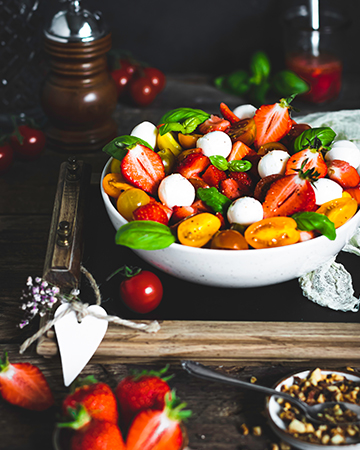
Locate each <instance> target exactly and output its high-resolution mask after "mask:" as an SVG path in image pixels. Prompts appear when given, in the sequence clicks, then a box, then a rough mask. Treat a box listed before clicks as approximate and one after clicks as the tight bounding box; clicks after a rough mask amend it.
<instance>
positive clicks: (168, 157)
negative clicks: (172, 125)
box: [158, 148, 176, 175]
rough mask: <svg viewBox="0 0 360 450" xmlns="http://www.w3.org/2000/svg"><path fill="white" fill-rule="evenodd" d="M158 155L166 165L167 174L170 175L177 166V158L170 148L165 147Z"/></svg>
mask: <svg viewBox="0 0 360 450" xmlns="http://www.w3.org/2000/svg"><path fill="white" fill-rule="evenodd" d="M158 155H159V156H160V158H161V161H162V163H163V165H164V170H165V175H169V174H170V173H171V172H172V169H173V168H174V166H175V162H176V158H175V155H174V153H173V152H172V151H171V150H170V149H169V148H163V149H161V150H159V151H158Z"/></svg>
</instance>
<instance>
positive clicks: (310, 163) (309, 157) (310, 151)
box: [285, 148, 328, 178]
mask: <svg viewBox="0 0 360 450" xmlns="http://www.w3.org/2000/svg"><path fill="white" fill-rule="evenodd" d="M299 169H302V170H303V171H304V172H306V171H307V170H310V169H314V171H316V172H317V177H318V178H324V177H325V176H326V175H327V172H328V168H327V165H326V162H325V161H324V158H323V156H322V154H321V153H319V152H318V151H317V150H316V149H315V148H307V149H305V150H301V151H299V152H297V153H294V154H293V155H291V156H290V158H289V160H288V162H287V164H286V169H285V175H293V174H294V173H295V172H297V171H298V170H299Z"/></svg>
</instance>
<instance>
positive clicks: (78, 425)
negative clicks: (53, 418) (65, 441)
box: [57, 404, 126, 450]
mask: <svg viewBox="0 0 360 450" xmlns="http://www.w3.org/2000/svg"><path fill="white" fill-rule="evenodd" d="M68 417H70V418H71V420H70V421H69V422H62V423H58V424H57V426H58V428H70V429H73V430H74V433H73V435H72V436H71V438H70V444H69V450H125V448H126V447H125V443H124V440H123V437H122V434H121V431H120V429H119V427H118V426H117V424H115V423H112V422H108V421H106V420H97V419H94V418H93V417H92V416H91V415H90V414H89V413H88V412H87V410H86V408H85V407H84V406H83V405H81V404H78V405H76V408H69V409H68Z"/></svg>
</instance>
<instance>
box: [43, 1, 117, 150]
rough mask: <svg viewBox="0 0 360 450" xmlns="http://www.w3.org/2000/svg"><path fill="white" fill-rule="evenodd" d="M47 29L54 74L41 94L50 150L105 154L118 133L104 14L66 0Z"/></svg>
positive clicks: (46, 49)
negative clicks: (105, 148)
mask: <svg viewBox="0 0 360 450" xmlns="http://www.w3.org/2000/svg"><path fill="white" fill-rule="evenodd" d="M66 2H67V4H68V8H67V9H66V10H64V11H60V12H58V13H57V14H55V16H54V17H53V18H52V20H51V21H50V24H49V26H47V27H46V28H45V30H44V34H45V44H44V45H45V51H46V52H47V53H48V55H49V57H50V70H49V73H48V76H47V78H46V80H45V82H44V86H43V89H42V93H41V104H42V107H43V110H44V112H45V114H46V115H47V116H48V119H49V126H48V128H47V131H46V134H47V138H48V143H49V145H50V147H52V148H54V149H55V150H59V151H66V152H71V153H76V152H90V151H97V150H101V149H102V147H103V146H104V145H105V144H106V143H107V142H109V141H110V140H111V139H113V138H114V137H116V135H117V125H116V123H115V121H114V120H113V119H112V113H113V112H114V110H115V108H116V103H117V90H116V85H115V82H114V81H113V79H112V77H111V75H110V72H109V70H108V67H107V57H106V53H107V52H108V51H109V50H110V48H111V34H110V33H109V32H108V30H107V28H106V26H105V25H104V23H103V21H102V18H101V15H100V14H99V13H94V14H92V13H90V12H89V11H87V10H85V9H83V8H82V7H81V5H80V1H78V0H75V1H74V0H73V1H71V0H70V1H69V0H66Z"/></svg>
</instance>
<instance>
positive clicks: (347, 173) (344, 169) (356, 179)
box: [327, 159, 360, 189]
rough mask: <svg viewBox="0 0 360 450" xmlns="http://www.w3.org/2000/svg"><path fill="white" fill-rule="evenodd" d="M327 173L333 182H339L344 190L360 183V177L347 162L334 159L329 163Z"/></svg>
mask: <svg viewBox="0 0 360 450" xmlns="http://www.w3.org/2000/svg"><path fill="white" fill-rule="evenodd" d="M327 173H328V175H329V178H330V179H331V180H334V181H336V182H338V183H339V184H340V186H341V187H343V188H344V189H347V188H352V187H355V186H357V185H358V184H359V183H360V175H359V174H358V172H357V170H356V169H355V167H353V166H352V165H350V164H349V163H348V162H347V161H343V160H340V159H334V160H333V161H331V162H330V163H329V165H328V169H327Z"/></svg>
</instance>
